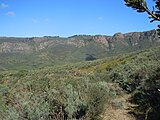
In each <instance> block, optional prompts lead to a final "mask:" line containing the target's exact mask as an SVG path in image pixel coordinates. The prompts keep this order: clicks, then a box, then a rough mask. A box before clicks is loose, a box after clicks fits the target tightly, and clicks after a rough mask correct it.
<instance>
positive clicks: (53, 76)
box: [0, 47, 160, 120]
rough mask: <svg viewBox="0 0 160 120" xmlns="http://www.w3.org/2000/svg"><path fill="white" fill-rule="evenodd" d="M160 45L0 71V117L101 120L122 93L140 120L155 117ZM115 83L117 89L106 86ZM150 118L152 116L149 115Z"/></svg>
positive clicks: (158, 101)
mask: <svg viewBox="0 0 160 120" xmlns="http://www.w3.org/2000/svg"><path fill="white" fill-rule="evenodd" d="M159 53H160V47H157V48H152V49H148V50H144V51H139V52H135V53H130V54H126V55H121V56H116V57H112V58H105V59H101V60H95V61H88V62H80V63H75V64H68V65H63V66H54V67H47V68H43V69H38V70H19V71H17V70H16V71H3V72H1V73H0V119H2V120H52V119H57V120H66V119H81V120H82V119H88V120H89V119H92V120H97V119H101V114H103V112H104V110H105V109H107V105H109V104H110V102H111V101H112V100H113V99H114V98H115V97H116V96H118V95H119V94H121V92H122V91H126V92H127V93H128V94H131V95H132V98H131V102H133V103H135V104H137V105H138V107H136V108H135V110H134V111H133V112H134V114H135V115H136V116H137V117H138V116H139V115H140V116H142V120H143V119H146V120H154V119H155V120H158V119H159V118H160V116H159V114H158V113H159V112H160V92H159V88H160V54H159ZM110 84H113V85H114V84H115V85H116V84H118V85H119V86H120V87H121V88H122V89H123V90H122V89H120V88H118V87H117V88H116V87H114V88H113V87H110ZM153 116H154V117H153Z"/></svg>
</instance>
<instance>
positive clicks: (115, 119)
mask: <svg viewBox="0 0 160 120" xmlns="http://www.w3.org/2000/svg"><path fill="white" fill-rule="evenodd" d="M129 97H130V96H129V95H123V96H121V97H118V98H116V99H115V100H114V101H113V102H112V104H111V105H110V106H107V107H106V111H105V112H104V114H103V115H102V117H103V120H135V118H134V116H133V115H131V114H129V112H130V111H131V108H132V107H134V106H135V105H133V104H131V103H129V102H128V99H129Z"/></svg>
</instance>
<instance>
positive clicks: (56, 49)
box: [0, 30, 160, 69]
mask: <svg viewBox="0 0 160 120" xmlns="http://www.w3.org/2000/svg"><path fill="white" fill-rule="evenodd" d="M159 44H160V40H159V38H158V35H157V31H156V30H150V31H146V32H131V33H125V34H122V33H115V34H114V35H113V36H107V35H93V36H92V35H75V36H71V37H67V38H64V37H59V36H44V37H31V38H27V37H26V38H17V37H0V66H2V67H1V68H4V69H6V68H7V69H8V68H14V67H16V68H17V67H19V66H22V68H26V67H28V66H31V67H42V66H50V65H55V64H63V63H70V62H71V63H73V62H80V61H85V60H93V59H92V58H94V59H95V58H96V59H100V58H104V57H110V56H115V55H117V54H124V53H129V52H133V51H137V50H143V49H146V48H150V47H154V46H157V45H159ZM88 56H89V59H88Z"/></svg>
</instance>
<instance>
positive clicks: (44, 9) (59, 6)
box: [0, 0, 157, 37]
mask: <svg viewBox="0 0 160 120" xmlns="http://www.w3.org/2000/svg"><path fill="white" fill-rule="evenodd" d="M149 1H151V0H149ZM149 6H152V3H151V2H150V3H149ZM156 26H157V23H156V22H154V23H150V22H149V19H148V15H147V14H145V13H141V14H140V13H137V12H136V11H134V10H132V9H131V8H128V7H126V6H125V5H124V0H0V36H8V37H33V36H62V37H68V36H72V35H80V34H87V35H99V34H101V35H113V34H115V33H117V32H122V33H128V32H141V31H147V30H151V29H155V28H156Z"/></svg>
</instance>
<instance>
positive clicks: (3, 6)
mask: <svg viewBox="0 0 160 120" xmlns="http://www.w3.org/2000/svg"><path fill="white" fill-rule="evenodd" d="M7 7H9V5H7V4H5V3H0V8H7Z"/></svg>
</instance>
